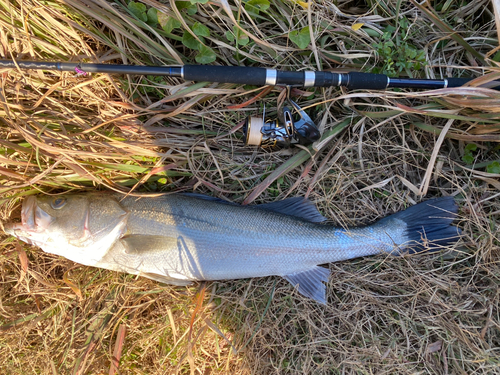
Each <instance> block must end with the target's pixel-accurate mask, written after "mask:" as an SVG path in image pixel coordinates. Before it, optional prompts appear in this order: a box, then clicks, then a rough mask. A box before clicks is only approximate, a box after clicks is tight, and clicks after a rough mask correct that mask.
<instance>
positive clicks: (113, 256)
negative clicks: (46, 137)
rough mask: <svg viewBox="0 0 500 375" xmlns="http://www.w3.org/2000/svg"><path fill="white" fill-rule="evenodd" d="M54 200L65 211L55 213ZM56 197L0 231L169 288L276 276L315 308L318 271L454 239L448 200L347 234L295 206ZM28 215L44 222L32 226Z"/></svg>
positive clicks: (300, 203)
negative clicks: (18, 221)
mask: <svg viewBox="0 0 500 375" xmlns="http://www.w3.org/2000/svg"><path fill="white" fill-rule="evenodd" d="M61 197H63V198H62V199H65V201H64V203H65V204H63V206H62V207H59V205H60V203H61V201H60V199H61ZM58 198H59V201H58V206H57V209H55V208H54V203H53V198H51V197H38V198H36V199H30V200H27V201H26V207H25V206H23V212H24V216H25V217H24V219H23V222H22V223H21V224H12V225H7V226H6V231H7V232H8V233H10V234H13V235H15V236H17V237H19V238H21V239H23V240H29V241H30V242H31V243H33V244H38V245H39V246H40V247H42V249H43V250H45V251H47V252H52V253H56V254H59V255H63V256H65V257H67V258H68V259H71V260H74V261H76V262H80V263H83V264H86V265H93V266H96V267H102V268H106V269H111V270H115V271H121V272H129V273H132V274H138V275H142V276H145V277H149V278H151V279H154V280H158V281H161V282H168V283H172V284H176V285H187V284H188V283H190V282H192V281H198V280H225V279H239V278H250V277H261V276H271V275H277V276H282V277H284V278H285V279H287V280H288V281H289V282H290V283H292V284H293V285H294V286H296V287H297V288H298V291H299V292H300V293H302V294H303V295H305V296H307V297H310V298H313V299H315V300H316V301H318V302H320V303H326V295H325V293H326V287H325V285H324V282H326V281H328V275H329V270H328V269H326V268H323V267H320V266H319V265H322V264H326V263H330V262H336V261H341V260H346V259H351V258H356V257H360V256H367V255H374V254H378V253H395V254H399V253H402V252H418V251H421V250H426V249H429V248H436V247H440V246H445V245H449V244H451V243H453V242H455V241H456V240H457V238H458V236H459V234H460V233H459V230H458V229H457V228H456V227H454V226H452V225H451V223H452V221H453V220H454V218H455V217H456V212H457V207H456V204H455V202H454V200H453V198H450V197H444V198H439V199H433V200H429V201H427V202H424V203H421V204H418V205H415V206H413V207H411V208H409V209H408V210H406V211H402V212H399V213H396V214H394V215H391V216H389V217H387V218H385V219H382V220H380V221H378V222H377V223H375V224H373V225H370V226H366V227H361V228H351V229H348V230H345V229H342V228H337V227H334V226H331V225H325V224H322V223H320V222H321V221H323V220H324V218H323V217H322V216H321V215H320V214H319V212H318V211H317V210H316V208H315V207H314V205H313V204H312V203H311V202H309V201H307V200H305V199H302V198H291V199H286V200H283V201H278V202H274V203H270V204H263V205H257V206H251V207H249V206H240V205H236V204H231V203H228V202H225V201H222V200H219V199H215V198H211V197H206V196H201V195H198V194H173V195H167V196H163V197H157V198H140V199H138V198H135V197H125V198H123V197H121V196H118V195H115V194H108V193H89V194H78V195H67V196H59V197H58ZM37 213H38V215H39V216H43V217H44V220H40V221H39V222H37ZM47 218H51V219H47ZM33 223H35V224H36V225H35V227H36V230H34V227H33ZM78 226H80V227H82V228H80V231H81V233H78V231H79V230H78V229H75V228H78ZM86 226H88V228H87V227H86ZM86 231H87V232H90V235H88V233H87V234H85V233H86ZM78 236H81V237H83V236H87V237H89V238H86V241H85V244H84V246H85V247H83V246H82V247H81V248H78V238H79V237H78ZM75 239H76V240H75ZM92 240H95V245H94V244H93V243H92ZM80 242H81V241H80ZM68 243H70V244H72V245H71V246H72V248H71V251H68V250H67V246H68Z"/></svg>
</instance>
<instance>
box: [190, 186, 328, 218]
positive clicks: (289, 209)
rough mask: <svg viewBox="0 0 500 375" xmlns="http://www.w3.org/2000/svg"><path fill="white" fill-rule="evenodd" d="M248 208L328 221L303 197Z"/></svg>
mask: <svg viewBox="0 0 500 375" xmlns="http://www.w3.org/2000/svg"><path fill="white" fill-rule="evenodd" d="M182 195H186V196H188V197H193V198H198V199H204V200H207V201H212V202H218V203H224V204H230V205H236V203H232V202H227V201H225V200H223V199H220V198H215V197H211V196H209V195H203V194H198V193H182ZM246 207H249V208H253V209H259V210H266V211H273V212H277V213H280V214H283V215H289V216H295V217H297V218H299V219H302V220H306V221H310V222H312V223H320V222H322V221H325V220H326V218H325V217H324V216H323V215H321V214H320V213H319V211H318V209H317V208H316V206H315V205H314V203H312V202H311V201H310V200H308V199H306V198H302V197H295V198H287V199H283V200H281V201H277V202H272V203H264V204H258V205H255V206H246Z"/></svg>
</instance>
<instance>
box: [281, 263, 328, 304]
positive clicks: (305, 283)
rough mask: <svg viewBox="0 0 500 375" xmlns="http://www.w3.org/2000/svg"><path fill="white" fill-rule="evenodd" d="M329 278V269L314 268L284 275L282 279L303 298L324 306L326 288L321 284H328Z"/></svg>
mask: <svg viewBox="0 0 500 375" xmlns="http://www.w3.org/2000/svg"><path fill="white" fill-rule="evenodd" d="M329 276H330V270H329V269H327V268H323V267H319V266H315V267H314V268H312V269H310V270H307V271H303V272H296V273H292V274H290V275H285V276H284V278H285V279H287V280H288V281H289V282H290V284H292V285H293V286H294V287H296V288H297V290H298V291H299V293H300V294H302V295H303V296H306V297H309V298H312V299H314V300H316V301H317V302H319V303H322V304H323V305H326V286H325V284H323V283H324V282H325V283H326V282H328V277H329Z"/></svg>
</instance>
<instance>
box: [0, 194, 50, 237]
mask: <svg viewBox="0 0 500 375" xmlns="http://www.w3.org/2000/svg"><path fill="white" fill-rule="evenodd" d="M52 221H54V218H53V217H52V216H50V215H49V214H48V213H46V212H45V211H44V210H42V209H41V208H40V207H38V205H37V204H36V197H34V196H29V197H27V198H26V199H25V200H24V202H23V206H22V209H21V223H8V224H6V225H5V226H4V231H5V233H6V234H9V235H12V236H15V237H17V238H19V239H20V240H22V241H25V242H28V243H31V244H32V243H33V241H31V240H30V239H29V237H30V235H31V234H36V233H42V232H45V231H46V230H47V228H48V227H49V225H50V224H51V223H52Z"/></svg>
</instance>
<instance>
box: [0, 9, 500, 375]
mask: <svg viewBox="0 0 500 375" xmlns="http://www.w3.org/2000/svg"><path fill="white" fill-rule="evenodd" d="M176 4H177V7H176V8H172V7H171V3H168V2H167V3H160V2H158V1H153V0H147V1H143V2H139V1H137V2H134V3H131V2H126V1H104V0H88V1H87V0H85V1H84V0H65V1H58V0H54V1H37V0H26V1H23V2H20V1H6V0H0V53H1V54H3V57H5V58H11V57H13V58H16V59H19V60H22V59H25V60H30V59H38V60H46V61H52V60H62V61H69V60H71V61H75V60H83V61H88V62H91V61H92V62H103V63H130V64H154V65H158V64H181V63H196V62H200V61H201V62H206V63H213V64H220V65H246V66H263V67H267V68H275V69H283V70H304V69H310V70H317V69H318V67H320V68H321V69H323V70H338V71H351V70H358V71H365V72H387V73H389V74H398V75H401V76H413V77H429V78H440V77H441V76H444V77H446V76H468V77H481V76H482V77H483V80H484V81H488V80H490V81H491V80H495V79H497V78H498V72H497V71H498V68H496V63H495V61H498V51H497V50H496V48H497V47H498V38H497V32H496V26H495V22H494V16H493V10H492V7H491V4H490V2H489V1H484V0H481V1H476V2H467V1H455V2H450V1H438V2H432V6H433V9H430V8H428V7H426V8H423V7H422V6H419V5H418V4H417V3H416V2H402V1H388V0H383V1H377V2H375V1H367V2H356V3H342V2H340V3H339V2H333V1H324V2H314V3H312V2H311V3H310V5H309V6H310V8H308V7H307V6H306V4H305V3H302V2H300V1H289V0H284V1H271V0H269V1H268V0H250V1H246V2H241V3H237V2H230V3H228V4H227V5H225V4H226V3H225V2H205V1H193V2H177V3H176ZM450 30H454V32H453V33H451V32H450ZM311 34H312V35H311ZM299 47H300V48H299ZM0 74H1V75H0V83H1V89H0V102H1V106H0V132H1V134H0V194H1V197H0V203H1V206H2V210H1V214H2V223H5V222H7V221H9V220H12V219H15V218H16V217H18V216H19V211H20V202H21V201H22V199H23V198H24V197H26V196H27V195H31V194H39V193H45V194H56V193H60V192H66V191H84V190H94V189H101V190H108V189H112V190H115V191H120V192H123V193H127V192H130V191H131V190H132V194H144V193H147V194H151V193H153V194H157V193H163V192H175V191H184V190H189V191H195V192H198V193H204V194H209V195H212V196H217V197H224V198H225V199H228V200H230V201H235V202H237V203H262V202H269V201H274V200H279V199H283V198H284V197H291V196H308V197H309V199H311V200H313V201H314V202H315V203H316V204H317V206H318V208H319V209H320V211H321V212H322V213H323V214H324V215H325V216H327V217H329V218H330V219H331V221H332V223H334V224H336V225H338V226H343V227H350V226H355V225H364V224H369V223H372V222H374V221H375V220H377V219H379V218H381V217H384V216H386V215H387V214H389V213H393V212H397V211H400V210H402V209H404V208H405V207H408V206H410V205H413V204H414V203H416V202H419V201H421V200H423V199H427V198H432V197H435V196H442V195H450V194H451V195H455V196H456V197H457V201H458V203H459V205H460V207H461V208H460V220H459V221H458V225H459V226H460V227H461V229H462V230H463V233H464V238H463V240H462V241H461V242H460V244H459V245H458V246H457V247H456V248H453V249H449V250H444V251H443V252H439V253H436V254H426V255H418V256H412V257H399V258H392V257H391V258H389V257H384V256H375V257H367V258H362V259H355V260H352V261H347V262H341V263H335V264H331V265H329V267H330V269H331V271H332V277H331V279H330V282H329V285H328V288H327V290H328V294H327V297H328V306H326V307H325V306H319V305H318V304H316V303H315V302H313V301H310V300H307V299H305V298H303V297H302V296H300V295H299V294H298V293H297V292H296V291H294V290H293V288H292V287H291V286H290V285H289V284H288V283H287V282H286V281H283V280H281V279H279V278H277V277H268V278H259V279H252V280H229V281H220V282H212V283H208V284H207V285H206V290H205V291H204V292H203V291H202V292H201V294H198V292H199V289H200V286H199V285H194V286H192V287H188V288H182V287H172V286H166V285H163V284H159V283H157V282H154V281H151V280H148V279H144V278H141V277H135V276H132V275H124V274H119V273H115V272H111V271H106V270H100V269H95V268H90V267H85V266H81V265H76V264H74V263H73V262H71V261H69V260H66V259H63V258H60V257H57V256H54V255H50V254H46V253H44V252H42V251H41V250H39V249H37V248H35V247H31V246H29V245H27V244H24V243H20V242H17V241H16V240H13V238H10V237H7V236H4V237H2V244H1V245H2V250H1V252H0V267H1V269H2V271H1V272H0V277H1V283H0V363H2V373H6V374H25V373H40V374H84V373H89V374H104V373H113V370H111V372H110V369H111V368H112V362H113V357H116V356H118V357H119V364H118V368H119V373H123V374H164V373H176V372H177V373H190V374H200V373H202V374H205V373H207V374H208V373H224V374H226V373H227V374H250V373H251V374H269V373H283V374H304V373H308V374H309V373H310V374H332V373H333V374H336V373H338V374H346V373H347V374H368V373H392V374H414V373H424V374H426V373H429V374H434V373H442V374H469V373H476V374H491V373H496V372H498V366H499V363H498V347H499V346H500V332H499V330H498V327H499V325H500V321H499V295H498V293H497V290H498V287H499V285H500V279H499V275H500V269H499V267H498V257H499V244H500V240H499V238H498V222H499V212H500V205H499V203H498V202H499V200H498V195H499V189H500V183H499V182H498V161H499V160H500V149H499V147H498V144H499V141H500V115H499V114H500V109H499V108H500V94H499V93H498V92H494V91H491V90H487V89H483V88H477V89H468V91H464V90H463V89H444V90H441V91H439V92H412V91H406V90H399V91H395V90H394V91H390V92H365V91H361V90H360V91H357V92H347V91H344V90H341V89H338V88H326V89H307V90H303V91H302V92H301V91H297V93H298V94H297V96H296V97H295V98H294V100H295V101H297V102H298V103H299V104H300V105H301V106H302V107H304V108H307V111H308V112H309V113H310V114H311V115H312V117H313V118H314V120H315V121H316V122H317V124H319V126H320V128H321V130H322V132H323V140H322V142H320V143H319V144H317V145H315V146H314V147H310V148H308V149H300V148H295V149H290V150H282V151H270V150H259V149H254V148H249V147H245V145H244V144H243V141H242V136H241V133H240V132H239V130H237V129H236V128H237V125H238V124H240V123H241V121H242V120H244V119H245V118H246V117H247V116H248V115H255V114H257V113H258V112H259V111H261V110H262V108H263V107H264V106H265V108H266V111H267V112H268V113H272V112H273V111H276V101H277V98H278V96H279V94H280V92H281V91H280V89H279V88H274V89H273V90H272V91H271V92H270V93H269V94H267V95H264V96H263V97H262V98H260V99H259V100H258V101H257V102H255V103H252V104H249V105H247V106H243V107H242V108H237V109H234V106H238V105H241V104H242V103H244V102H246V101H248V100H250V99H252V98H253V97H255V96H256V95H259V93H260V92H261V91H262V90H263V88H260V87H247V86H238V85H234V84H212V83H192V82H184V81H183V80H181V79H177V78H158V77H134V76H108V75H103V74H95V75H92V76H87V77H75V76H74V75H73V74H71V73H62V72H43V73H42V72H35V71H17V70H10V71H7V70H5V71H1V72H0ZM443 132H445V134H444V135H443ZM440 135H443V140H442V142H441V143H439V144H438V142H437V141H438V137H439V136H440ZM425 181H427V183H428V185H426V183H425ZM421 195H423V196H421ZM203 293H204V294H203ZM199 295H201V297H198V296H199ZM123 334H124V336H121V335H123ZM123 337H124V339H122V338H123ZM233 347H234V349H233ZM118 348H121V354H117V353H120V350H118Z"/></svg>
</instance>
